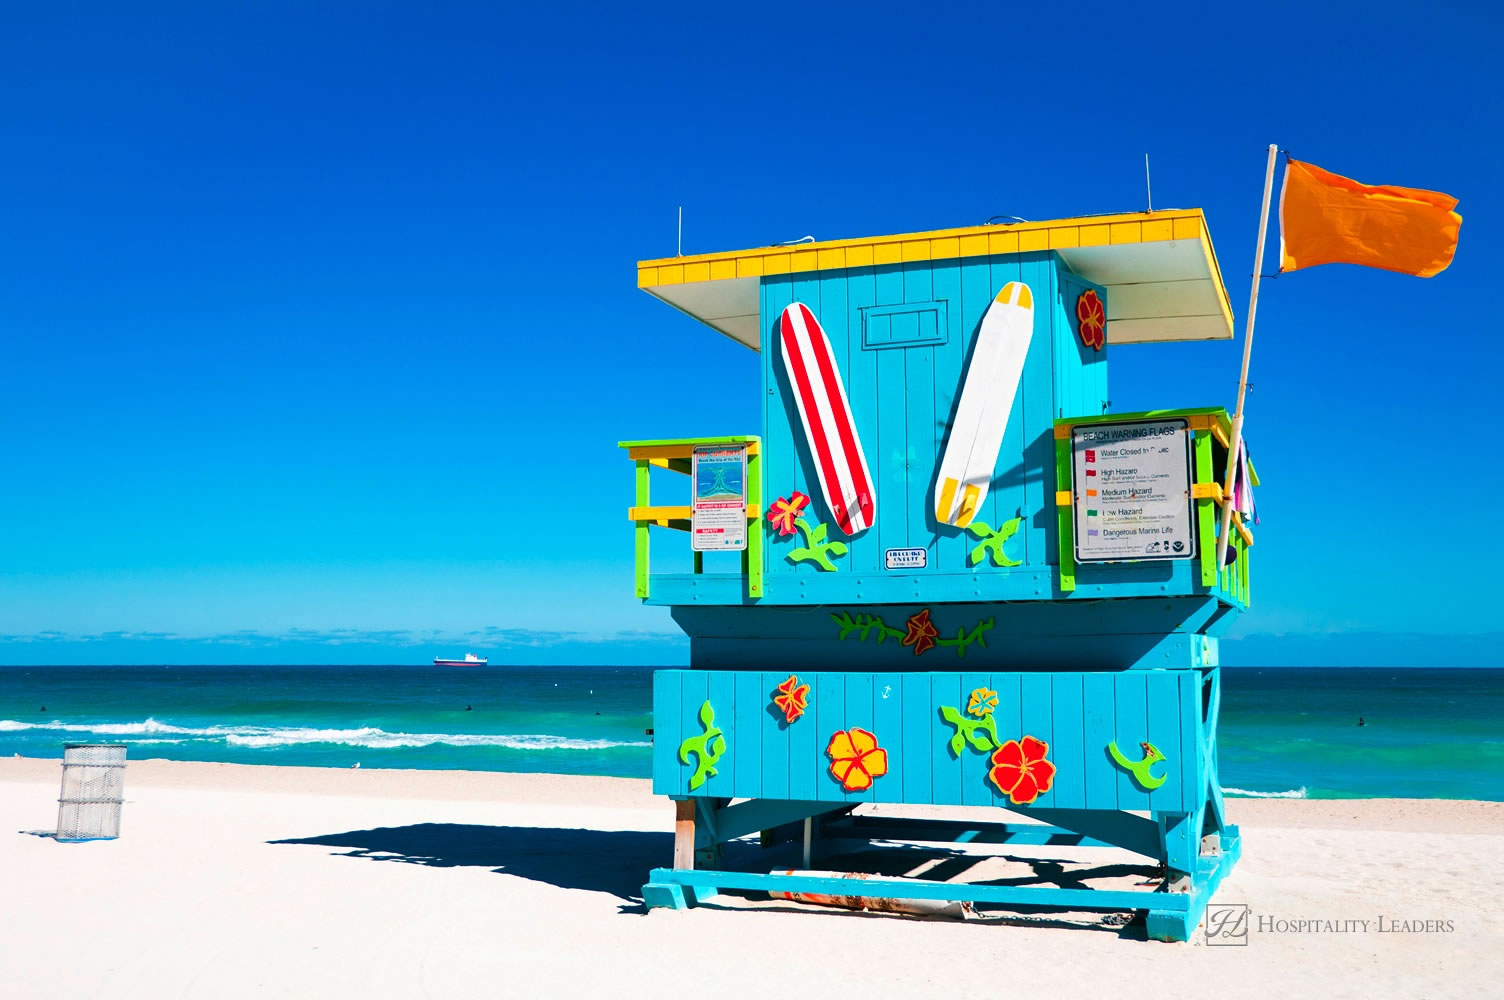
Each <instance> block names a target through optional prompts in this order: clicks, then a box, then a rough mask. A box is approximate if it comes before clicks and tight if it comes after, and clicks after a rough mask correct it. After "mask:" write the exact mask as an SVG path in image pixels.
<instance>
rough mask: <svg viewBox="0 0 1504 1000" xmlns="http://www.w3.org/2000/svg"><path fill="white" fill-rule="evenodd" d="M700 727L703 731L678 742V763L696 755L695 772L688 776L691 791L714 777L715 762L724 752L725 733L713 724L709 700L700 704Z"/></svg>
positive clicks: (712, 712)
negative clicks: (691, 755)
mask: <svg viewBox="0 0 1504 1000" xmlns="http://www.w3.org/2000/svg"><path fill="white" fill-rule="evenodd" d="M700 728H702V729H704V730H705V731H704V732H703V733H701V734H700V735H699V736H690V737H688V738H686V739H685V740H684V742H683V743H680V744H679V763H681V764H688V763H689V755H690V754H694V755H695V757H696V764H695V773H694V774H692V775H690V777H689V790H690V791H691V792H692V791H694V790H695V789H697V788H699V787H700V786H701V785H703V784H705V782H706V781H707V780H709V779H710V778H713V777H715V774H716V770H715V765H716V762H717V761H719V760H720V759H721V756H722V755H723V754H724V753H725V752H726V739H725V735H726V734H725V733H723V732H721V730H720V729H719V728H718V727H717V726H716V725H715V709H713V708H711V707H710V702H709V701H706V702H705V703H704V704H703V705H701V706H700Z"/></svg>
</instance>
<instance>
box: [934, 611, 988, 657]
mask: <svg viewBox="0 0 1504 1000" xmlns="http://www.w3.org/2000/svg"><path fill="white" fill-rule="evenodd" d="M993 622H994V619H992V618H984V619H982V620H981V621H979V622H977V624H976V627H975V628H973V629H972V630H971V631H970V632H968V631H966V629H964V628H958V629H956V637H955V638H954V639H936V640H935V645H937V646H954V647H956V657H957V659H959V658H961V657H963V656H965V655H966V648H967V647H968V646H970V645H972V644H973V643H974V644H976V645H978V646H981V647H983V648H984V649H985V648H986V646H987V640H986V639H985V638H983V633H985V632H988V631H991V629H992V626H993Z"/></svg>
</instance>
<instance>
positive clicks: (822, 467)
mask: <svg viewBox="0 0 1504 1000" xmlns="http://www.w3.org/2000/svg"><path fill="white" fill-rule="evenodd" d="M779 332H780V333H781V336H780V337H779V346H780V347H781V348H782V351H783V368H784V371H786V372H788V376H789V384H790V385H792V386H793V388H794V401H795V402H796V403H797V404H798V406H799V420H800V422H801V423H803V424H804V437H805V440H806V441H808V442H809V451H810V454H811V455H813V456H814V457H815V469H816V471H817V472H818V474H819V478H820V492H821V494H822V495H823V496H824V497H825V505H826V506H827V507H829V508H830V512H831V513H832V514H833V515H835V519H836V524H837V526H839V527H840V529H841V530H842V531H844V532H845V533H846V534H848V535H855V534H856V533H857V532H859V531H866V530H867V529H868V528H870V527H872V522H873V521H874V520H876V518H877V492H876V490H874V489H873V487H872V474H871V473H870V472H868V471H867V456H866V455H864V454H863V453H862V442H861V440H860V439H859V438H858V437H857V435H856V420H855V419H853V418H852V416H851V403H849V402H848V401H847V399H846V386H845V384H844V383H842V382H841V373H840V371H839V370H838V369H837V368H836V358H835V355H834V354H833V353H832V352H831V350H830V340H829V338H827V337H826V336H825V331H824V330H822V329H820V323H819V321H817V320H816V319H815V314H814V313H812V312H810V310H809V306H807V305H805V304H804V303H803V302H795V303H794V304H793V305H791V306H789V307H788V308H787V309H785V310H784V311H783V318H782V319H781V320H780V322H779Z"/></svg>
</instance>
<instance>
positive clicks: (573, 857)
mask: <svg viewBox="0 0 1504 1000" xmlns="http://www.w3.org/2000/svg"><path fill="white" fill-rule="evenodd" d="M269 843H272V844H308V845H317V846H319V847H335V848H344V850H343V851H340V852H338V853H339V856H342V857H350V858H366V859H368V860H371V861H395V862H400V863H404V864H410V865H427V866H429V867H432V868H462V867H475V868H489V869H491V870H492V871H494V872H497V873H500V874H506V875H516V876H517V877H519V878H525V879H531V880H533V881H535V882H545V883H548V884H549V885H555V886H558V887H559V888H561V889H585V890H589V891H591V892H605V893H609V894H611V895H612V896H615V897H616V898H618V899H620V900H621V901H622V902H623V903H624V904H626V905H623V906H621V907H620V912H622V913H644V912H646V910H645V909H644V908H643V906H642V883H643V881H644V880H645V878H646V877H647V874H648V872H649V871H650V870H652V869H654V868H661V867H666V866H667V865H668V864H669V859H670V858H671V857H672V855H673V845H674V837H673V834H671V833H649V832H645V831H637V830H575V829H568V830H567V829H560V828H556V827H532V826H480V825H477V824H466V823H416V824H413V825H412V826H387V827H377V828H376V829H374V830H351V831H349V832H346V833H329V834H323V835H321V836H316V837H298V838H292V839H287V840H273V841H269ZM724 849H725V851H726V854H725V857H724V861H725V863H726V867H728V868H732V869H740V870H747V871H752V870H763V871H766V870H768V868H769V867H774V866H773V865H770V863H769V862H770V861H771V860H772V859H773V858H775V857H778V856H779V855H781V854H783V853H786V852H778V851H775V852H763V851H761V850H760V849H759V848H758V846H757V845H756V844H755V843H750V842H733V843H731V844H726V845H724ZM937 854H938V855H939V857H938V858H937V859H936V860H938V862H939V863H938V864H936V865H934V866H933V867H931V868H930V869H929V870H928V871H926V872H925V873H924V874H923V875H922V876H921V877H923V878H926V879H931V880H933V879H940V880H949V879H954V878H957V877H958V876H961V875H963V874H965V873H966V872H967V870H968V869H969V868H971V867H972V866H973V865H975V864H976V863H977V861H978V859H977V858H973V857H966V856H963V855H959V854H957V855H953V856H947V854H948V852H945V851H938V852H936V851H934V850H932V849H931V850H924V849H920V848H917V847H900V846H896V845H894V846H889V847H886V848H882V849H877V850H873V849H867V850H861V851H856V852H853V853H850V854H846V853H839V854H836V855H833V856H831V857H829V858H826V859H824V860H825V862H826V863H827V864H829V865H830V866H831V867H833V868H835V869H837V870H841V871H863V872H867V873H869V874H873V875H886V876H894V877H901V876H905V875H911V874H912V872H913V868H914V865H915V862H916V856H918V855H927V856H929V857H931V858H935V857H936V855H937ZM1007 860H1010V861H1015V862H1022V863H1024V864H1026V865H1028V866H1029V867H1030V868H1031V869H1032V874H1031V875H1025V876H1020V877H1014V878H999V879H987V880H983V881H982V882H980V883H979V884H983V885H1029V884H1035V883H1038V884H1046V885H1057V886H1065V887H1069V888H1081V889H1085V888H1089V886H1088V885H1087V884H1086V883H1085V882H1084V881H1082V878H1083V877H1092V878H1102V877H1106V876H1118V877H1122V876H1130V875H1131V876H1139V877H1147V876H1151V875H1152V873H1153V868H1152V867H1144V866H1140V865H1106V866H1100V867H1098V868H1095V869H1087V870H1084V871H1079V870H1078V871H1068V870H1067V869H1066V865H1065V864H1064V863H1062V862H1060V861H1056V860H1054V859H1038V858H1012V857H1009V858H1007ZM753 895H756V896H759V897H761V895H762V894H760V893H758V894H753ZM712 905H714V904H712ZM767 908H768V909H778V910H782V909H785V907H780V906H772V907H767ZM795 909H796V912H804V913H810V912H824V913H843V912H845V911H840V910H810V909H807V908H795ZM984 909H986V910H994V909H995V908H993V907H984ZM996 909H1005V910H1006V911H1008V912H1009V913H1011V914H1012V915H1013V916H1012V919H1013V920H1014V921H1015V922H1026V923H1031V924H1035V925H1042V926H1060V927H1067V926H1069V927H1092V928H1093V929H1096V930H1104V931H1109V932H1113V933H1117V934H1119V935H1122V936H1127V937H1138V938H1142V937H1143V936H1144V934H1143V929H1142V920H1141V919H1140V920H1138V921H1135V923H1136V924H1137V925H1139V926H1136V927H1133V928H1129V927H1124V926H1122V923H1123V922H1126V921H1123V922H1119V921H1115V920H1111V919H1107V920H1104V919H1103V915H1102V914H1091V915H1082V916H1078V917H1076V918H1074V919H1073V918H1068V917H1067V918H1064V919H1062V918H1060V917H1056V916H1054V914H1055V913H1056V911H1055V909H1054V908H1052V907H1036V906H1008V907H1005V908H996ZM845 915H847V916H859V915H862V916H866V914H856V913H846V914H845ZM995 915H997V916H1001V915H1002V914H1001V913H995ZM1083 916H1084V919H1082V917H1083Z"/></svg>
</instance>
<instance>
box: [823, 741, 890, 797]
mask: <svg viewBox="0 0 1504 1000" xmlns="http://www.w3.org/2000/svg"><path fill="white" fill-rule="evenodd" d="M825 755H826V756H827V757H829V758H830V773H831V774H832V775H833V776H834V777H835V779H836V780H837V781H839V782H840V783H841V787H842V788H844V789H846V790H847V791H848V792H860V791H864V790H866V789H868V788H871V787H872V779H873V778H881V777H882V776H883V775H885V774H887V773H888V751H886V750H884V749H883V748H882V747H880V746H878V745H877V737H876V736H873V735H872V734H871V733H869V732H867V730H865V729H857V728H856V727H852V729H851V731H850V732H847V731H845V730H844V729H843V730H839V731H837V733H836V734H835V735H834V736H832V737H831V738H830V745H829V746H827V747H826V748H825Z"/></svg>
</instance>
